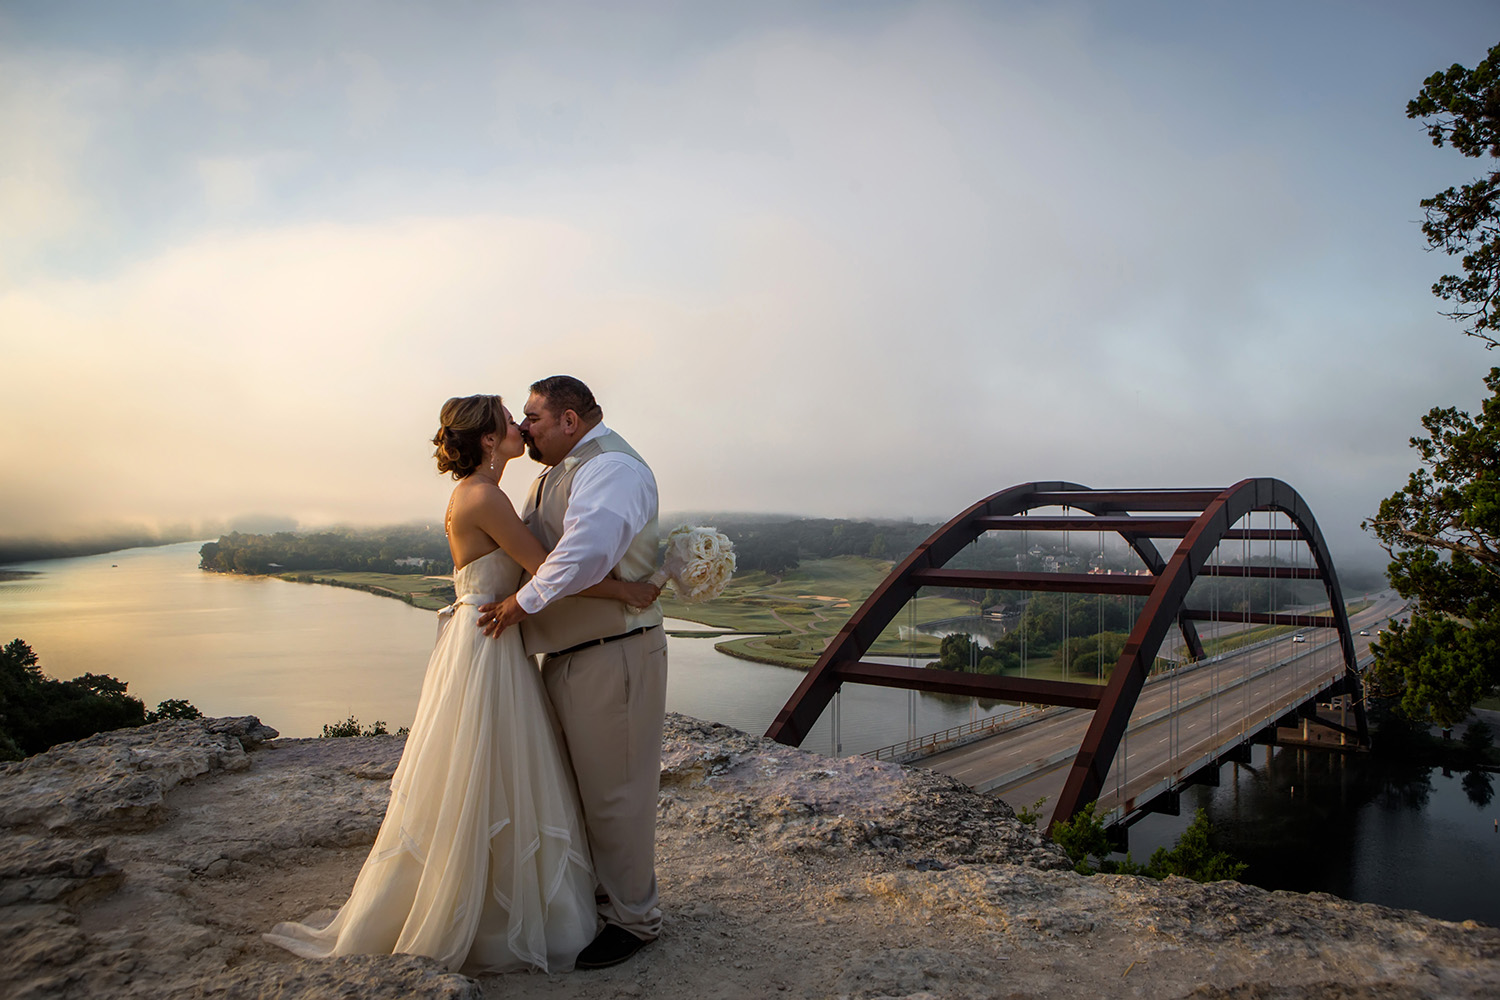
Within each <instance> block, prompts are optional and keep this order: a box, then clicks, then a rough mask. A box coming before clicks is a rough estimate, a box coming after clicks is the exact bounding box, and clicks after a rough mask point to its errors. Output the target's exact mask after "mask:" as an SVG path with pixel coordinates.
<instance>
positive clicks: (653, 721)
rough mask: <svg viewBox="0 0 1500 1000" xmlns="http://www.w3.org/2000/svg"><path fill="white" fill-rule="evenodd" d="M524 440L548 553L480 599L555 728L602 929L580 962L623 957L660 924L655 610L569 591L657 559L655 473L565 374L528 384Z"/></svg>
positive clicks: (488, 625)
mask: <svg viewBox="0 0 1500 1000" xmlns="http://www.w3.org/2000/svg"><path fill="white" fill-rule="evenodd" d="M524 412H525V419H524V420H523V421H521V436H522V438H523V439H524V440H525V441H526V444H527V447H528V450H529V453H530V455H531V457H532V458H533V459H535V460H536V461H538V462H541V463H542V464H543V465H546V466H549V468H548V470H547V471H546V472H545V473H543V474H542V476H541V477H539V478H538V479H537V481H536V483H535V484H534V485H533V486H532V488H531V494H530V496H528V497H527V499H526V507H525V509H524V510H523V511H522V517H523V519H524V520H525V521H526V524H527V526H528V527H529V528H530V529H531V532H532V534H534V535H536V537H537V539H538V540H539V541H541V543H542V545H543V547H544V548H546V549H547V550H548V555H547V558H546V561H544V562H543V563H542V565H541V566H540V567H539V568H538V569H537V572H536V576H535V577H534V578H532V579H531V580H529V581H528V582H527V583H526V584H525V585H524V586H522V587H521V588H520V590H518V591H517V592H516V593H515V594H514V595H512V596H510V597H507V598H506V599H505V600H504V601H502V602H500V603H498V604H487V605H485V606H483V607H481V608H480V609H479V610H480V612H481V614H480V618H479V624H480V627H481V628H483V629H484V631H485V634H486V635H491V636H497V635H499V634H500V632H501V631H503V630H504V629H506V628H507V627H509V626H511V625H515V624H517V623H519V624H520V626H521V637H522V640H523V641H524V642H525V644H526V652H527V653H529V654H532V655H539V656H540V657H541V663H542V679H543V681H545V683H546V685H547V693H548V694H549V695H550V696H551V700H552V705H553V707H554V708H555V709H556V711H557V718H558V721H559V723H560V724H561V726H562V730H563V736H564V738H565V740H566V742H567V747H568V754H569V756H570V757H571V758H572V762H573V773H574V775H575V777H576V778H577V779H578V795H579V799H580V800H581V802H582V804H583V817H584V823H585V825H586V826H587V828H588V837H589V845H590V848H591V849H592V851H593V855H594V872H595V875H596V877H597V878H598V880H599V886H600V889H601V890H602V895H600V897H599V900H600V902H599V914H600V916H601V917H603V918H604V921H605V925H604V930H603V931H601V932H600V933H599V936H598V937H596V938H595V939H594V941H593V943H592V944H590V945H589V946H588V947H586V948H584V949H583V951H582V952H581V953H580V954H579V956H578V963H577V965H578V968H580V969H602V968H605V967H607V966H611V965H616V964H618V963H620V962H623V961H625V960H626V959H627V958H629V957H630V956H631V955H633V954H635V953H636V952H637V951H639V950H640V949H641V948H642V947H644V946H645V945H647V944H649V943H650V942H651V941H653V940H655V938H656V936H657V934H658V933H659V932H660V930H661V910H660V909H659V908H658V907H657V896H656V866H655V852H656V796H657V789H658V785H659V782H660V777H661V730H662V717H663V715H664V714H665V713H666V702H667V639H666V634H665V633H664V632H663V630H662V626H661V621H662V616H661V609H660V608H659V607H657V606H656V605H654V604H653V605H652V606H651V607H649V608H646V609H644V610H636V609H632V608H627V607H625V606H624V605H623V604H621V603H620V602H618V601H610V600H605V599H602V598H593V597H578V596H573V595H576V594H577V593H578V592H579V591H580V590H583V589H585V588H587V587H590V586H593V585H594V584H595V583H598V582H599V581H600V580H602V579H604V577H605V576H607V575H609V574H610V573H612V572H613V573H617V574H618V576H619V577H620V578H622V579H626V580H644V579H646V578H647V577H648V576H650V575H651V573H652V572H653V571H654V570H655V569H656V547H657V527H656V514H657V493H656V477H655V476H653V475H652V474H651V470H650V468H648V467H647V465H646V463H645V462H644V461H643V460H642V459H641V457H640V456H639V455H637V454H636V453H635V451H634V449H632V448H631V447H630V445H628V444H626V443H625V440H624V438H622V437H620V436H619V435H618V434H616V433H615V432H614V431H612V430H610V429H609V428H608V427H606V426H604V423H603V417H604V411H603V410H602V409H601V408H600V406H599V404H598V403H597V402H596V401H595V400H594V394H593V393H592V392H590V391H589V388H588V386H586V385H584V384H583V383H582V382H580V381H579V380H578V379H576V378H573V377H572V376H570V375H554V376H552V377H551V378H544V379H542V380H541V381H540V382H536V383H533V384H532V386H531V395H530V397H528V398H527V400H526V408H525V411H524Z"/></svg>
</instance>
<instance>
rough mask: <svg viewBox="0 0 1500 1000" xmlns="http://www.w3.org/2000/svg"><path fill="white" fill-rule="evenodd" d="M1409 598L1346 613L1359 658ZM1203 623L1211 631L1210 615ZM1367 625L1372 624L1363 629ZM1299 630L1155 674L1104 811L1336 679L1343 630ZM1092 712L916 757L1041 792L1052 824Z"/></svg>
mask: <svg viewBox="0 0 1500 1000" xmlns="http://www.w3.org/2000/svg"><path fill="white" fill-rule="evenodd" d="M1402 607H1403V601H1402V600H1401V598H1400V597H1398V596H1397V595H1396V594H1394V593H1393V592H1390V591H1386V592H1383V593H1381V594H1379V595H1377V596H1376V597H1375V598H1374V603H1373V604H1372V605H1371V606H1370V607H1368V608H1366V609H1365V610H1363V611H1361V612H1359V613H1358V614H1355V615H1351V616H1350V617H1349V627H1350V629H1351V630H1352V631H1353V632H1354V633H1355V635H1354V646H1355V653H1356V656H1357V658H1358V659H1359V660H1363V659H1364V658H1365V656H1366V655H1367V654H1368V650H1369V646H1370V643H1371V642H1372V641H1373V640H1374V637H1375V633H1376V631H1377V629H1378V628H1379V627H1380V626H1382V625H1383V624H1384V623H1385V622H1386V621H1387V620H1388V619H1390V618H1391V617H1393V616H1395V615H1396V614H1397V613H1398V612H1399V611H1400V610H1401V608H1402ZM1198 625H1199V629H1200V631H1201V633H1202V634H1203V636H1204V638H1205V639H1207V638H1209V635H1210V630H1209V628H1208V623H1206V622H1199V623H1198ZM1361 629H1364V630H1367V631H1368V632H1370V633H1371V634H1370V635H1369V636H1362V635H1359V634H1358V633H1359V631H1360V630H1361ZM1299 634H1301V635H1303V636H1305V637H1306V641H1305V642H1301V643H1298V642H1294V641H1293V635H1292V634H1291V633H1288V634H1287V635H1285V636H1284V637H1279V638H1277V639H1273V640H1269V641H1266V642H1263V643H1260V644H1258V645H1256V646H1253V647H1249V648H1247V649H1244V650H1237V651H1234V652H1230V653H1225V654H1223V655H1222V656H1220V657H1210V658H1209V659H1207V660H1205V661H1203V662H1202V663H1199V664H1192V665H1189V666H1185V667H1183V668H1181V669H1179V670H1176V671H1173V672H1170V673H1166V674H1158V675H1157V676H1155V677H1152V678H1151V679H1149V680H1148V681H1147V682H1146V685H1145V687H1144V688H1143V689H1142V691H1141V696H1140V698H1139V700H1138V701H1137V702H1136V706H1135V711H1134V713H1133V714H1132V715H1131V721H1130V725H1129V727H1128V728H1127V730H1126V734H1125V739H1124V740H1123V741H1122V743H1121V746H1120V751H1119V752H1118V753H1116V755H1115V761H1114V765H1113V767H1112V768H1111V770H1110V773H1109V776H1108V778H1107V779H1106V782H1105V789H1104V791H1103V792H1101V793H1100V796H1099V813H1100V815H1101V816H1105V817H1108V816H1109V815H1110V813H1111V812H1113V811H1114V810H1116V809H1117V808H1119V807H1121V806H1122V805H1123V806H1124V807H1125V811H1127V812H1128V811H1130V810H1131V809H1133V808H1135V806H1136V805H1137V804H1138V803H1144V802H1146V801H1147V800H1148V799H1149V798H1150V797H1152V796H1154V795H1156V794H1158V793H1159V792H1160V791H1164V790H1166V789H1167V788H1170V787H1171V786H1172V785H1173V784H1174V783H1175V782H1176V781H1178V780H1180V779H1181V778H1182V777H1183V776H1185V775H1188V774H1192V773H1193V772H1194V771H1197V770H1198V769H1199V768H1201V767H1202V766H1203V765H1204V764H1205V763H1207V762H1208V761H1210V760H1213V759H1215V758H1217V757H1218V756H1219V755H1221V754H1222V753H1223V751H1224V750H1225V749H1226V748H1227V747H1229V746H1233V745H1235V744H1237V743H1241V742H1243V741H1244V739H1245V737H1246V735H1247V734H1253V733H1255V732H1257V731H1259V730H1260V729H1262V728H1264V727H1265V725H1266V724H1267V723H1268V722H1270V721H1271V720H1273V719H1276V718H1278V717H1279V716H1281V715H1284V714H1285V713H1286V712H1287V711H1289V710H1290V709H1291V708H1294V707H1295V706H1297V705H1300V704H1302V703H1303V702H1305V701H1307V700H1308V698H1309V697H1311V695H1312V694H1313V693H1314V692H1317V691H1321V690H1323V689H1325V688H1327V687H1328V686H1329V685H1330V684H1332V683H1333V682H1335V681H1337V680H1338V679H1339V677H1340V676H1341V675H1342V674H1343V670H1344V662H1343V657H1342V655H1341V654H1340V651H1339V647H1338V633H1337V632H1336V631H1335V630H1333V629H1331V628H1316V629H1304V630H1302V632H1301V633H1299ZM1092 717H1093V713H1092V712H1090V711H1087V710H1084V709H1057V710H1054V711H1053V712H1051V713H1049V714H1047V715H1046V716H1044V717H1043V718H1041V719H1039V720H1038V721H1036V722H1033V723H1031V724H1030V725H1026V726H1023V727H1021V728H1019V729H1015V730H1012V731H1010V732H1007V733H1003V734H1001V735H999V736H994V737H990V738H988V739H985V740H980V741H978V742H975V743H970V744H968V745H967V746H963V747H959V748H957V749H954V750H947V751H944V752H942V753H939V754H934V755H933V756H931V757H928V758H925V759H923V760H921V761H913V762H912V763H913V765H914V766H917V767H926V768H930V769H932V770H934V771H938V772H941V773H943V774H948V775H951V776H953V777H955V778H957V779H958V780H960V781H962V782H964V783H965V784H967V785H970V786H971V787H973V788H975V789H977V790H979V791H982V792H991V793H993V794H995V795H997V796H1000V797H1001V798H1003V799H1005V800H1006V801H1007V802H1009V803H1010V804H1011V805H1012V806H1030V805H1031V804H1032V803H1034V802H1036V801H1037V800H1039V799H1044V800H1045V802H1044V804H1043V807H1042V817H1043V818H1042V820H1041V824H1042V825H1043V826H1045V825H1046V824H1047V823H1048V822H1050V821H1051V811H1052V806H1053V805H1054V804H1055V803H1056V801H1057V797H1058V795H1059V793H1061V791H1062V786H1063V782H1064V780H1065V779H1066V777H1067V774H1068V771H1069V769H1070V768H1071V767H1072V765H1073V759H1074V756H1075V755H1076V754H1077V752H1078V747H1079V745H1080V744H1081V743H1082V742H1083V736H1084V733H1085V731H1086V730H1087V729H1088V725H1089V722H1090V720H1091V719H1092ZM1350 722H1351V726H1352V719H1351V720H1350Z"/></svg>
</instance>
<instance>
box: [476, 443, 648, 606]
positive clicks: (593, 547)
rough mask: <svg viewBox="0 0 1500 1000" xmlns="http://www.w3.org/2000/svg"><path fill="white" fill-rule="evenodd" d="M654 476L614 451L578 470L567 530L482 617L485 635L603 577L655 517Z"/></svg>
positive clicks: (564, 526) (585, 587)
mask: <svg viewBox="0 0 1500 1000" xmlns="http://www.w3.org/2000/svg"><path fill="white" fill-rule="evenodd" d="M656 505H657V492H656V479H655V477H653V476H652V475H651V470H650V469H648V468H646V467H645V466H644V465H642V464H641V463H640V462H638V461H636V460H635V459H634V458H631V457H630V456H629V455H624V454H620V453H618V452H610V453H607V454H604V455H600V456H599V457H598V458H595V459H594V460H593V461H591V462H589V463H588V464H587V465H585V466H584V467H583V468H581V469H579V470H578V474H577V475H576V476H575V477H574V478H573V489H572V492H571V493H570V494H569V498H568V512H567V514H566V515H565V516H564V518H563V533H562V537H561V538H559V539H558V541H557V545H556V546H555V547H554V548H553V549H552V551H551V552H550V553H548V555H547V558H546V560H545V561H544V562H543V563H542V565H541V566H539V567H538V568H537V571H536V575H535V576H534V577H533V578H532V579H531V580H529V581H527V582H526V584H525V586H523V587H521V589H520V590H518V591H517V592H516V593H515V594H514V595H512V596H511V597H507V598H506V599H505V600H504V601H502V602H501V603H500V605H499V606H498V608H496V609H495V615H494V617H493V619H489V620H486V619H488V615H482V616H481V618H480V627H481V628H483V629H484V632H485V634H486V635H490V636H496V635H499V634H500V633H501V632H502V631H504V630H505V629H506V628H508V627H510V626H511V625H514V624H516V623H517V622H520V621H522V620H523V619H525V618H526V616H527V615H531V614H535V613H536V612H538V611H540V610H541V609H542V608H544V607H546V606H547V605H548V604H551V603H552V602H553V601H555V600H557V599H558V598H561V597H568V596H570V595H572V594H576V593H578V592H579V591H582V590H587V589H588V588H589V587H592V586H593V585H594V584H596V583H598V582H599V581H600V580H603V579H604V578H605V576H607V575H608V574H609V571H610V570H611V569H613V568H614V567H615V566H617V565H619V562H620V560H621V559H622V558H624V556H625V552H626V550H627V549H629V548H630V543H631V542H632V541H633V540H634V539H635V536H636V535H638V534H640V533H641V530H642V529H644V528H645V527H646V525H647V524H649V523H650V522H651V519H652V518H653V517H655V516H656Z"/></svg>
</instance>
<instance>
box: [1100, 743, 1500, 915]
mask: <svg viewBox="0 0 1500 1000" xmlns="http://www.w3.org/2000/svg"><path fill="white" fill-rule="evenodd" d="M1220 782H1221V784H1220V786H1219V787H1217V788H1210V787H1195V788H1193V789H1191V790H1189V791H1187V792H1184V793H1183V797H1182V807H1183V808H1182V815H1181V816H1179V817H1166V816H1150V817H1147V818H1146V819H1144V820H1143V821H1142V822H1140V823H1139V824H1137V825H1136V826H1135V827H1134V828H1132V830H1131V833H1130V848H1131V853H1132V855H1133V856H1135V857H1136V858H1145V857H1147V856H1149V855H1150V853H1151V851H1152V850H1154V849H1155V848H1156V847H1158V846H1164V845H1170V844H1171V843H1172V841H1173V840H1175V838H1176V837H1177V836H1178V835H1179V834H1180V833H1181V832H1182V829H1183V828H1184V827H1185V826H1186V825H1187V823H1188V822H1189V821H1190V820H1191V818H1192V815H1193V811H1194V810H1196V809H1198V808H1203V809H1205V810H1207V812H1208V815H1209V820H1210V822H1212V823H1213V825H1214V827H1215V831H1216V834H1215V843H1216V845H1217V846H1219V847H1221V848H1222V849H1224V850H1227V851H1229V852H1230V853H1231V854H1233V855H1235V856H1236V857H1237V858H1239V859H1240V860H1241V861H1244V862H1245V863H1246V864H1247V865H1249V868H1248V869H1247V870H1246V871H1245V874H1244V875H1243V876H1242V880H1243V881H1245V882H1249V883H1251V884H1253V885H1259V886H1262V887H1264V888H1267V889H1287V890H1291V891H1295V892H1329V893H1333V894H1334V895H1337V896H1342V897H1344V898H1346V899H1354V900H1361V901H1365V902H1377V903H1382V904H1385V905H1388V906H1399V907H1407V908H1411V909H1419V910H1422V911H1423V912H1425V913H1429V914H1432V915H1433V916H1438V917H1443V918H1445V919H1450V920H1465V919H1472V920H1481V921H1484V922H1486V923H1491V924H1497V925H1500V864H1497V860H1500V836H1497V835H1496V834H1495V832H1494V822H1495V817H1494V816H1492V815H1489V814H1487V813H1486V812H1483V811H1481V810H1483V809H1485V807H1488V806H1490V805H1491V803H1492V802H1493V800H1494V795H1493V776H1492V775H1489V774H1487V773H1485V772H1482V771H1469V772H1467V773H1464V774H1462V776H1460V775H1459V774H1455V773H1451V772H1445V771H1444V770H1443V769H1442V768H1434V767H1428V766H1426V765H1417V764H1411V763H1409V762H1406V761H1403V760H1400V759H1394V760H1393V759H1391V758H1390V757H1382V756H1379V755H1376V754H1353V753H1350V754H1339V753H1331V752H1327V751H1319V750H1304V749H1296V748H1287V747H1257V748H1255V752H1254V760H1253V761H1252V763H1251V764H1250V765H1243V764H1228V765H1225V766H1224V768H1222V770H1221V774H1220Z"/></svg>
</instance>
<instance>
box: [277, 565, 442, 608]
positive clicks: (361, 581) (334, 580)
mask: <svg viewBox="0 0 1500 1000" xmlns="http://www.w3.org/2000/svg"><path fill="white" fill-rule="evenodd" d="M269 576H270V578H271V579H276V580H285V581H286V582H288V583H317V584H322V585H323V586H325V587H344V588H345V589H348V590H362V591H364V592H365V593H367V594H374V595H375V596H376V597H390V598H394V599H395V600H398V601H401V602H403V603H405V604H410V605H411V606H412V607H414V608H421V609H422V610H424V611H439V610H441V609H443V608H446V607H447V606H448V605H450V604H452V603H453V602H454V601H456V600H458V596H457V594H455V593H454V590H453V578H452V577H447V576H417V575H415V574H405V573H355V572H346V571H343V570H314V571H312V572H309V573H277V574H270V575H269Z"/></svg>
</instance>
